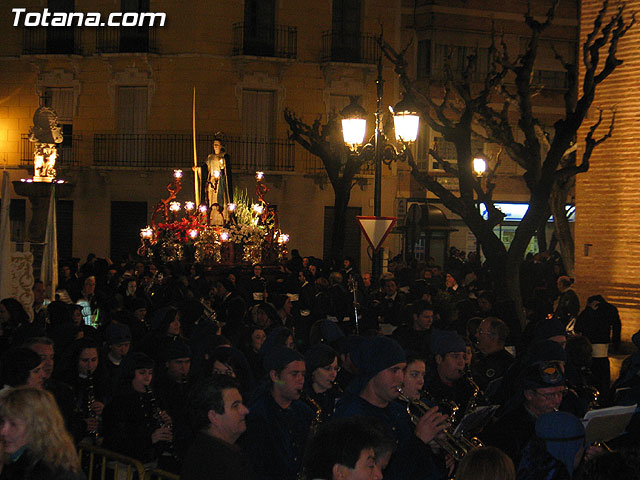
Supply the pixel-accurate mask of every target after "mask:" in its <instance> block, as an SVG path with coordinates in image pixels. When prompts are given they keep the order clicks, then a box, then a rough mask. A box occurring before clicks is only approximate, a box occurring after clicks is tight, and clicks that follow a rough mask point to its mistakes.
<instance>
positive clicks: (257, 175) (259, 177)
mask: <svg viewBox="0 0 640 480" xmlns="http://www.w3.org/2000/svg"><path fill="white" fill-rule="evenodd" d="M263 178H264V172H256V180H262V179H263Z"/></svg>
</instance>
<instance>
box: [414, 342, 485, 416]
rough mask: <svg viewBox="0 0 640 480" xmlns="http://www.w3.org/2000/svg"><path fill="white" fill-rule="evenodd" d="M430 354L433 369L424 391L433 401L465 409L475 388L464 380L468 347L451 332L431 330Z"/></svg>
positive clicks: (465, 378)
mask: <svg viewBox="0 0 640 480" xmlns="http://www.w3.org/2000/svg"><path fill="white" fill-rule="evenodd" d="M431 351H432V352H433V355H434V362H435V367H436V368H435V372H434V373H433V375H432V376H431V378H429V379H428V380H427V382H426V384H425V389H426V390H427V391H428V392H429V393H430V394H431V396H432V397H433V398H435V399H436V401H438V402H442V401H446V402H455V403H456V405H458V407H460V408H461V409H465V408H466V406H467V405H468V404H469V400H470V399H471V396H472V395H473V393H474V388H473V386H472V385H471V383H470V382H469V380H468V379H467V377H466V376H465V365H466V364H465V356H466V352H467V345H466V343H465V341H464V339H463V338H462V337H461V336H460V335H458V334H457V333H456V332H454V331H448V330H434V331H433V333H432V335H431ZM461 413H465V412H461Z"/></svg>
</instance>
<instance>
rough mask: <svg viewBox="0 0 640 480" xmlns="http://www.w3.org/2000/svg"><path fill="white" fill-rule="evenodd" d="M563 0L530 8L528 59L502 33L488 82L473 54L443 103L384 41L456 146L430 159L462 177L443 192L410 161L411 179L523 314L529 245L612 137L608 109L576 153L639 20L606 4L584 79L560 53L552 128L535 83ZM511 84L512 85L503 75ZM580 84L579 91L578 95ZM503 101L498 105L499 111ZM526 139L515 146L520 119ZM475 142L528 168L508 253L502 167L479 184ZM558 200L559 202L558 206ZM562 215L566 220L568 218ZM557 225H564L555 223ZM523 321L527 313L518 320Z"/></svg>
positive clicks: (430, 116)
mask: <svg viewBox="0 0 640 480" xmlns="http://www.w3.org/2000/svg"><path fill="white" fill-rule="evenodd" d="M557 5H558V0H552V1H551V6H550V8H549V10H548V11H547V13H546V15H545V18H544V21H542V22H540V21H538V20H536V19H535V18H534V16H533V14H532V13H531V10H530V9H529V11H528V12H527V13H526V14H525V16H524V21H525V23H526V25H527V26H528V27H529V31H530V35H529V37H528V43H527V46H526V50H525V52H524V53H522V54H520V55H518V56H516V57H514V56H512V55H510V52H508V49H507V46H506V44H505V42H504V41H503V40H502V39H500V38H497V37H496V36H495V35H494V36H493V39H492V44H491V46H490V49H489V52H490V56H491V59H492V61H491V62H490V68H489V72H488V73H487V75H486V77H485V78H484V82H483V83H482V84H481V85H477V84H473V83H472V81H471V73H472V71H473V69H474V66H475V62H476V58H475V56H473V55H472V56H470V57H468V59H467V64H466V68H465V69H464V71H463V72H462V76H461V78H460V79H454V75H453V73H452V72H451V70H450V69H448V71H447V72H446V80H445V82H444V84H443V86H442V95H441V99H440V100H439V101H436V100H433V99H432V97H431V96H430V95H425V94H424V93H423V92H421V91H420V90H419V89H418V88H417V87H416V83H415V82H414V81H413V80H412V79H411V78H410V77H409V75H408V73H407V63H406V60H405V58H404V55H403V54H402V53H398V52H396V51H395V50H394V49H393V48H392V47H391V46H390V45H389V44H388V43H386V42H384V41H383V40H382V38H381V39H380V44H381V47H382V49H383V52H384V54H385V56H386V57H387V58H388V59H389V60H391V62H392V63H393V64H394V66H395V71H396V73H397V74H398V75H399V76H400V81H401V83H402V86H403V87H404V89H405V90H406V92H407V93H408V94H409V95H411V96H412V97H413V99H414V100H415V102H416V104H417V106H418V108H419V110H420V115H421V118H422V119H423V120H424V121H426V122H427V124H428V125H429V126H430V127H431V128H432V129H433V130H434V131H436V132H438V133H439V134H440V135H442V137H444V139H445V140H447V141H449V142H452V143H453V144H454V145H455V149H456V160H455V161H454V162H448V161H446V160H444V159H443V158H441V156H440V154H439V152H438V151H436V150H435V149H431V150H430V151H429V154H430V155H431V156H432V157H433V158H434V159H435V160H436V161H437V162H438V163H439V164H440V166H441V168H443V169H444V170H445V171H447V172H449V173H451V174H454V175H456V176H457V178H458V180H459V185H460V188H459V195H456V194H454V193H453V192H451V191H449V190H447V189H446V188H444V186H443V185H441V184H440V183H439V182H438V181H437V180H436V179H435V178H434V177H432V176H430V175H428V174H427V173H426V172H424V171H421V170H420V169H418V166H417V164H416V163H415V162H414V161H413V160H411V159H410V160H409V164H410V167H411V172H412V175H413V177H414V178H415V179H416V180H418V181H419V182H420V183H421V184H422V185H423V186H424V187H425V188H426V189H428V190H429V191H431V192H433V193H434V194H436V195H437V196H438V197H439V198H440V199H441V200H442V202H443V203H444V205H445V206H446V207H447V208H449V209H450V210H451V211H453V212H454V213H456V214H457V215H459V216H460V217H461V218H462V219H463V220H464V222H465V223H466V224H467V226H468V227H469V228H470V229H471V231H472V232H473V233H474V234H475V236H476V238H477V239H478V241H479V242H480V244H481V245H482V247H483V252H484V253H485V256H486V258H487V261H488V262H489V265H490V267H491V270H492V272H493V274H494V277H495V280H496V282H497V286H498V288H500V289H502V290H503V291H505V292H507V293H508V295H509V297H510V298H511V299H512V300H513V301H514V302H515V304H516V307H517V311H518V312H519V314H520V315H522V308H521V307H522V297H521V292H520V275H519V272H520V264H521V262H522V260H523V257H524V253H525V251H526V248H527V246H528V244H529V242H530V240H531V238H532V237H533V236H534V235H535V234H536V232H537V231H538V230H539V229H541V228H543V225H544V224H545V223H546V221H547V220H548V218H549V215H550V214H551V213H552V212H553V214H554V215H555V218H556V220H558V219H560V220H562V219H563V218H564V217H565V203H566V197H567V192H568V191H569V189H570V187H571V182H573V179H574V178H575V175H577V174H578V173H581V172H586V171H587V170H588V169H589V158H590V156H591V153H592V152H593V150H594V148H595V147H596V146H598V145H599V144H600V143H602V142H603V141H605V140H606V139H607V138H609V137H610V136H611V133H612V129H613V125H614V118H615V116H613V117H612V120H611V124H610V125H609V130H608V132H607V133H605V134H604V135H602V136H601V137H600V138H596V130H597V129H598V127H599V126H600V124H601V123H602V118H603V117H602V112H600V115H599V118H598V120H597V121H596V122H595V123H594V124H593V125H592V126H591V127H590V129H589V131H588V133H587V134H586V137H585V138H584V149H583V152H582V156H581V158H580V159H579V161H578V159H577V156H576V152H575V151H576V145H575V144H576V140H577V138H578V129H579V128H580V127H581V125H582V124H583V122H584V121H585V119H586V116H587V113H588V111H589V108H590V107H591V105H592V103H593V101H594V98H595V94H596V88H597V87H598V85H600V84H601V83H602V82H603V81H604V80H605V79H606V78H607V77H608V76H609V75H610V74H611V73H612V72H613V71H614V70H615V69H616V67H618V66H619V65H620V64H621V63H622V61H621V60H619V59H618V58H617V57H616V51H617V48H618V42H619V41H620V39H621V38H622V37H623V36H624V35H625V33H626V32H627V31H628V30H629V28H631V26H632V25H633V24H634V23H635V16H634V14H631V15H626V12H625V5H624V4H619V5H617V6H616V7H615V8H614V9H612V10H613V11H609V10H610V9H609V1H608V0H604V1H603V4H602V8H601V9H600V11H599V13H598V15H597V17H596V19H595V21H594V23H593V27H592V29H591V31H590V32H589V33H588V35H587V36H586V40H585V42H584V44H583V45H582V55H581V57H582V58H581V61H582V63H583V67H584V73H583V75H582V76H581V78H580V79H579V78H578V68H577V65H573V64H570V63H569V62H567V61H565V60H564V59H563V58H562V57H561V56H560V55H559V54H557V53H556V57H557V59H558V60H559V61H560V62H561V63H562V65H563V66H564V68H565V70H566V72H567V76H568V81H569V88H568V90H567V92H566V94H565V97H564V114H563V116H562V117H561V118H560V119H558V120H557V121H556V122H555V123H554V124H553V126H552V127H551V128H550V129H545V127H544V126H543V124H542V122H540V121H539V119H537V118H536V117H535V116H534V112H533V105H534V97H535V95H536V94H537V92H538V90H539V87H537V86H535V85H534V84H533V82H532V79H533V68H534V62H535V59H536V56H537V53H538V46H539V41H540V37H541V35H542V34H543V32H544V31H545V30H546V29H547V28H548V27H549V26H550V25H551V24H552V22H553V19H554V16H555V11H556V7H557ZM507 78H508V79H509V80H510V82H509V83H508V82H505V79H507ZM579 82H581V87H582V90H581V92H578V86H579ZM495 105H499V107H495ZM514 118H515V119H517V129H518V130H519V131H520V132H521V133H522V135H523V137H524V141H522V142H520V141H517V140H516V135H514V130H513V119H514ZM474 138H481V139H484V140H485V141H486V142H492V143H495V144H498V145H499V146H500V148H501V149H502V151H504V153H506V154H507V155H508V156H509V157H510V158H511V159H512V160H513V161H515V162H516V163H517V164H518V165H519V166H521V167H522V168H523V169H524V174H523V179H524V182H525V184H526V187H527V189H528V191H529V201H528V203H529V208H528V210H527V212H526V214H525V215H524V217H523V219H522V221H521V222H520V224H519V225H518V227H517V229H516V231H515V235H514V238H513V241H512V243H511V245H510V247H509V248H508V249H507V248H506V247H505V246H504V245H503V243H502V242H501V240H500V238H498V236H497V235H496V234H495V233H494V232H493V227H495V226H496V225H498V224H499V223H500V222H501V221H502V219H503V215H502V213H501V212H500V211H499V210H498V209H497V208H496V207H495V205H494V204H493V192H494V188H495V181H496V177H495V173H496V170H497V166H498V165H499V163H500V162H499V161H498V162H497V163H496V165H493V166H490V167H489V168H488V174H487V177H486V178H485V179H482V178H478V177H477V176H476V175H475V174H474V172H473V169H472V159H473V154H474V152H472V147H471V142H472V139H474ZM552 199H553V202H551V200H552ZM478 202H481V203H484V204H485V205H486V207H487V211H488V216H487V219H485V218H483V217H482V216H481V214H480V212H479V210H478V207H477V205H478ZM561 217H562V218H561ZM558 225H560V227H558ZM556 229H557V231H558V232H559V233H558V240H559V242H560V243H561V245H562V246H561V251H562V253H563V254H564V255H565V256H566V258H565V260H569V262H570V265H572V262H573V246H572V243H573V240H572V239H571V235H570V233H569V228H568V225H566V224H565V225H563V224H562V222H560V223H559V224H556ZM523 320H524V318H522V317H521V321H523Z"/></svg>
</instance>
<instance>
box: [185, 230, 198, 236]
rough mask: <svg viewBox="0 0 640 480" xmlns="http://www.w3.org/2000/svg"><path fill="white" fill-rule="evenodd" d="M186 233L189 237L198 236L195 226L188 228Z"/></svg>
mask: <svg viewBox="0 0 640 480" xmlns="http://www.w3.org/2000/svg"><path fill="white" fill-rule="evenodd" d="M187 233H188V234H189V236H190V237H191V238H196V237H197V236H198V230H196V229H195V228H191V229H189V231H188V232H187Z"/></svg>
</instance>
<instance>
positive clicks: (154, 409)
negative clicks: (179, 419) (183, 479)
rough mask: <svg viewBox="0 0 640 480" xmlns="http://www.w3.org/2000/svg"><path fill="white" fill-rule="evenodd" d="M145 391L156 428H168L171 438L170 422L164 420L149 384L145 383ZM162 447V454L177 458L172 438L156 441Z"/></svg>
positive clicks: (171, 426) (171, 428)
mask: <svg viewBox="0 0 640 480" xmlns="http://www.w3.org/2000/svg"><path fill="white" fill-rule="evenodd" d="M144 389H145V392H146V393H147V395H148V396H149V406H150V407H151V417H152V418H153V419H154V420H155V421H156V426H157V427H158V428H168V429H169V431H170V432H171V438H173V425H172V424H171V423H170V422H166V421H165V420H164V418H163V416H162V410H161V409H160V407H159V406H158V402H157V401H156V396H155V394H154V393H153V390H151V387H150V386H149V385H145V387H144ZM158 443H160V444H161V445H162V446H163V447H164V448H162V453H161V455H162V456H167V457H172V458H173V459H175V460H178V457H177V455H176V452H175V448H174V445H173V440H170V441H167V442H164V441H163V442H158Z"/></svg>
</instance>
